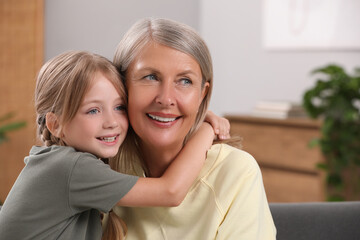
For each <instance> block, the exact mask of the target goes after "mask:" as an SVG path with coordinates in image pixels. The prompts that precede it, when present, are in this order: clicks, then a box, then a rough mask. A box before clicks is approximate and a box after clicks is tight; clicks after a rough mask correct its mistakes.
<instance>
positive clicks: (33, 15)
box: [0, 0, 43, 202]
mask: <svg viewBox="0 0 360 240" xmlns="http://www.w3.org/2000/svg"><path fill="white" fill-rule="evenodd" d="M42 62H43V0H1V1H0V106H1V107H0V115H4V114H5V113H8V112H10V111H11V112H16V114H17V115H16V120H25V121H26V122H27V127H26V128H24V129H21V130H18V131H16V132H12V133H10V134H9V137H10V141H9V142H7V143H4V144H1V145H0V201H2V202H3V201H4V199H5V197H6V196H7V194H8V192H9V190H10V188H11V186H12V185H13V183H14V181H15V179H16V177H17V176H18V174H19V172H20V171H21V169H22V168H23V166H24V161H23V159H24V156H26V155H27V154H28V152H29V150H30V147H31V146H32V145H33V144H34V143H35V139H36V136H35V128H36V126H35V124H34V123H35V114H34V107H33V93H34V88H35V78H36V74H37V72H38V70H39V69H40V67H41V65H42Z"/></svg>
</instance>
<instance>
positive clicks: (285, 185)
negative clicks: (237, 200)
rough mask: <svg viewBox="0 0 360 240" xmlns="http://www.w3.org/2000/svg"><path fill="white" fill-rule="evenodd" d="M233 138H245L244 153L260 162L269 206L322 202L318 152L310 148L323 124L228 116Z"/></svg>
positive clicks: (320, 156) (299, 120)
mask: <svg viewBox="0 0 360 240" xmlns="http://www.w3.org/2000/svg"><path fill="white" fill-rule="evenodd" d="M225 117H226V118H227V119H229V121H230V124H231V134H232V135H238V136H241V137H242V138H243V142H242V145H243V150H245V151H247V152H249V153H250V154H252V155H253V156H254V157H255V159H256V160H257V161H258V163H259V165H260V168H261V171H262V174H263V181H264V186H265V191H266V194H267V197H268V201H269V202H310V201H323V200H324V192H323V191H324V188H323V174H322V173H321V172H320V171H319V170H317V169H316V164H317V163H318V162H320V161H322V155H321V152H320V150H319V148H309V147H308V143H309V141H310V140H311V139H313V138H317V137H319V136H320V126H321V122H320V121H313V120H310V119H296V118H295V119H284V120H283V119H267V118H257V117H249V116H234V115H228V116H225Z"/></svg>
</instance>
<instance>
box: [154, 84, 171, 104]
mask: <svg viewBox="0 0 360 240" xmlns="http://www.w3.org/2000/svg"><path fill="white" fill-rule="evenodd" d="M175 94H176V93H175V89H174V86H172V84H171V83H166V82H163V83H162V84H161V87H160V88H159V92H158V94H157V96H156V99H155V101H156V103H158V104H160V105H162V106H173V105H175Z"/></svg>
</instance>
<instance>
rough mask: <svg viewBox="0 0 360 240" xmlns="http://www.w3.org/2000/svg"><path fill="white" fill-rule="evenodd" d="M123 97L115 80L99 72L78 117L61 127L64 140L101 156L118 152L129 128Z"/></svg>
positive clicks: (78, 112)
mask: <svg viewBox="0 0 360 240" xmlns="http://www.w3.org/2000/svg"><path fill="white" fill-rule="evenodd" d="M122 99H123V98H122V96H120V95H119V93H118V91H117V90H116V89H115V87H114V86H113V84H112V83H111V82H110V81H109V80H108V79H107V78H106V77H105V76H104V75H103V74H101V73H98V74H97V75H96V77H95V78H94V80H93V81H92V84H91V86H90V88H89V90H88V91H87V93H86V94H85V96H84V99H83V101H82V103H81V105H80V108H79V110H78V111H77V113H76V115H75V117H74V118H73V119H72V120H71V121H70V122H69V123H68V124H66V125H65V126H64V127H63V129H62V134H63V136H62V139H63V140H64V142H65V143H66V144H67V145H68V146H72V147H74V148H75V149H77V150H78V151H83V152H90V153H92V154H94V155H95V156H97V157H99V158H109V157H113V156H115V154H116V153H117V152H118V150H119V146H120V145H121V143H122V142H123V141H124V138H125V136H126V133H127V129H128V119H127V115H126V109H125V107H126V106H124V102H123V100H122Z"/></svg>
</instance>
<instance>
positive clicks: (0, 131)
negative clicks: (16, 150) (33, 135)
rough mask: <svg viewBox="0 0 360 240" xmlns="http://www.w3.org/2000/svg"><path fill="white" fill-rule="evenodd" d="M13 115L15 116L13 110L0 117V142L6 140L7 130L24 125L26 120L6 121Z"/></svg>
mask: <svg viewBox="0 0 360 240" xmlns="http://www.w3.org/2000/svg"><path fill="white" fill-rule="evenodd" d="M14 116H15V114H14V113H13V112H10V113H7V114H5V115H4V116H1V117H0V124H1V125H0V144H1V143H3V142H5V141H7V140H8V137H7V133H8V132H10V131H14V130H17V129H19V128H22V127H24V126H25V125H26V122H24V121H15V122H10V123H6V122H7V121H9V120H10V119H11V118H13V117H14ZM4 122H5V123H4Z"/></svg>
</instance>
